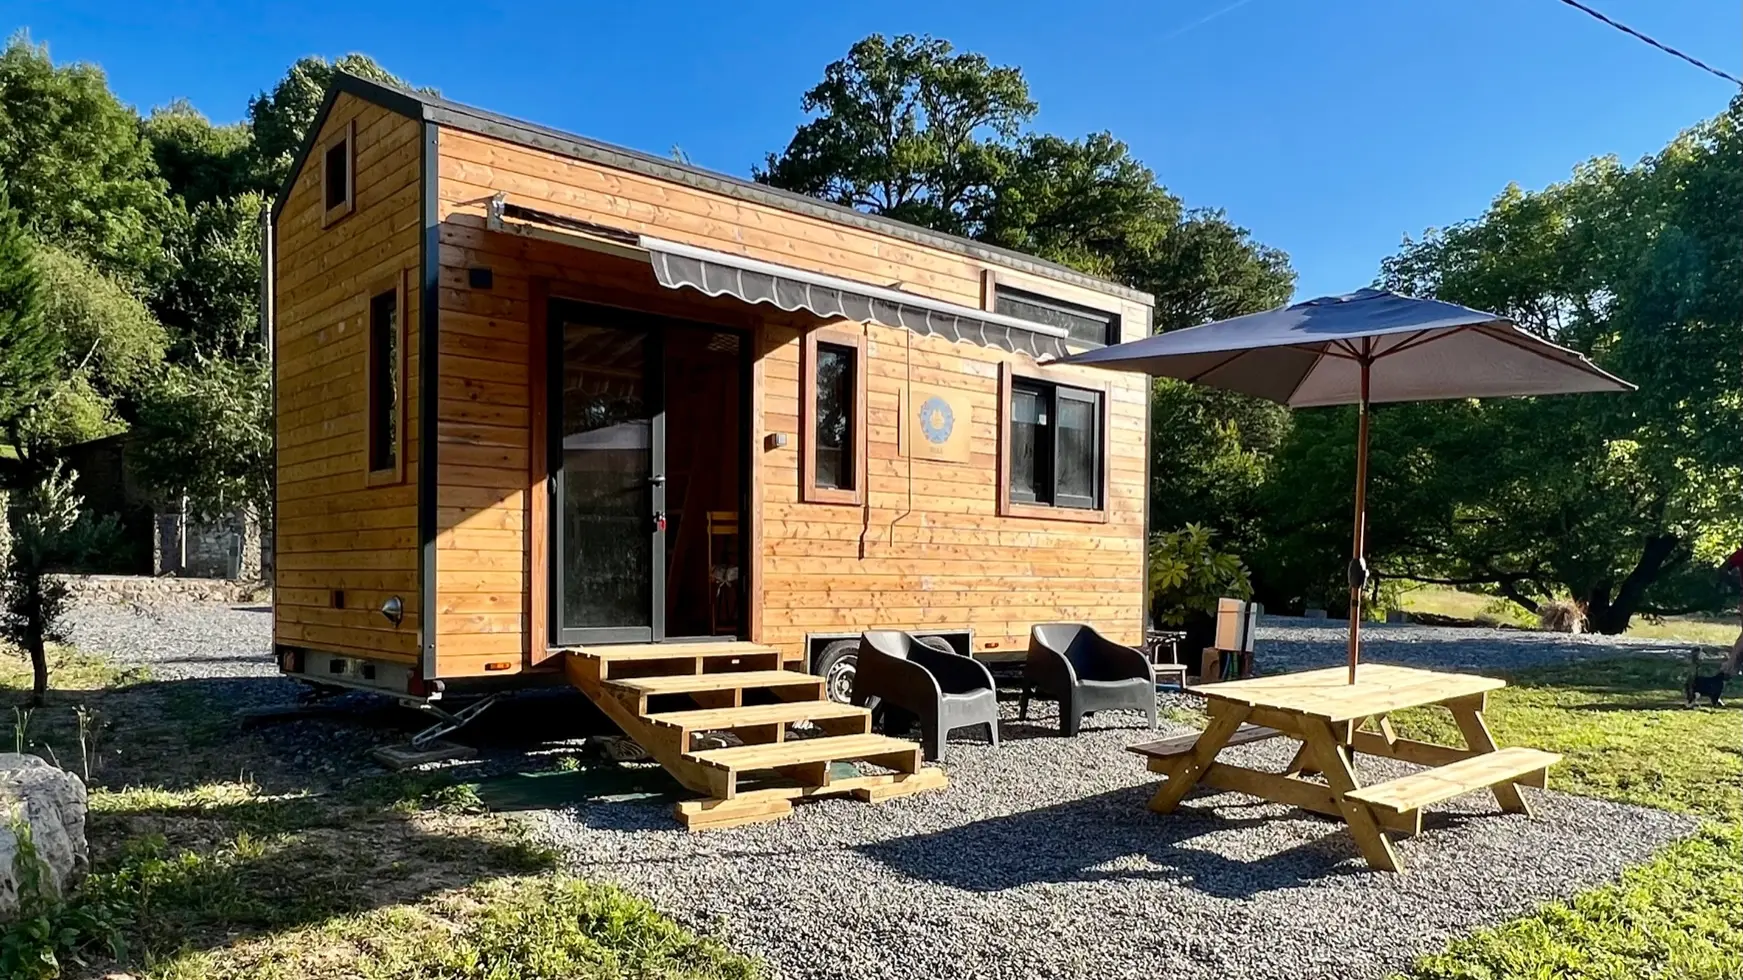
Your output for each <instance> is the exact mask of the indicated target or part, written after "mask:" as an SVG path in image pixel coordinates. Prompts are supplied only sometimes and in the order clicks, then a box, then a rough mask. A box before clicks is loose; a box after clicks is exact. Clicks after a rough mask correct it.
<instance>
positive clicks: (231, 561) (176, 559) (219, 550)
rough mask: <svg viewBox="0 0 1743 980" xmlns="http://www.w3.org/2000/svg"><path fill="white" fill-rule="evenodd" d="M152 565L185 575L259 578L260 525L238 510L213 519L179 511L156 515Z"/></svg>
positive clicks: (162, 572)
mask: <svg viewBox="0 0 1743 980" xmlns="http://www.w3.org/2000/svg"><path fill="white" fill-rule="evenodd" d="M154 545H155V546H154V548H153V551H152V568H153V570H154V571H155V572H156V573H157V574H159V575H176V576H181V577H184V578H223V579H240V580H244V581H254V580H258V579H259V578H260V558H261V555H260V524H259V523H258V522H256V521H253V520H250V519H249V518H248V517H247V516H246V515H244V514H243V513H242V512H241V511H231V512H230V513H228V514H225V515H223V516H222V517H219V518H218V519H216V520H213V521H204V522H203V521H197V520H193V519H191V518H189V517H187V516H186V515H184V514H179V513H173V512H169V513H159V514H158V515H157V540H156V542H155V543H154Z"/></svg>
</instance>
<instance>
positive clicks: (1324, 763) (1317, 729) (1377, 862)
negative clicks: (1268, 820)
mask: <svg viewBox="0 0 1743 980" xmlns="http://www.w3.org/2000/svg"><path fill="white" fill-rule="evenodd" d="M1339 669H1341V668H1339ZM1237 683H1238V682H1237ZM1301 733H1302V735H1303V741H1304V742H1305V744H1306V745H1307V746H1308V749H1309V751H1310V753H1311V755H1310V758H1311V759H1312V764H1313V766H1314V767H1315V768H1317V769H1318V770H1319V771H1320V772H1321V773H1322V774H1324V776H1325V783H1326V787H1327V788H1328V789H1330V791H1331V793H1332V798H1333V799H1334V800H1335V801H1336V802H1337V805H1338V810H1339V811H1341V812H1342V813H1343V817H1344V822H1345V823H1347V824H1349V825H1350V836H1352V837H1354V838H1355V839H1356V846H1357V847H1358V848H1360V849H1361V852H1362V857H1364V858H1365V859H1366V860H1367V862H1368V867H1370V868H1374V869H1376V870H1380V871H1402V870H1404V864H1403V862H1402V861H1401V860H1400V859H1399V857H1398V852H1397V851H1396V850H1394V849H1393V847H1392V842H1391V841H1389V840H1387V839H1386V834H1385V831H1383V830H1381V829H1380V824H1379V821H1378V820H1376V819H1375V817H1374V813H1373V811H1372V810H1370V809H1368V807H1367V805H1366V804H1364V803H1362V802H1360V801H1359V800H1355V799H1352V798H1351V797H1350V794H1351V793H1352V792H1353V791H1354V790H1355V789H1356V788H1357V787H1358V786H1359V785H1361V784H1360V783H1358V782H1357V781H1356V774H1355V771H1354V770H1352V769H1351V768H1350V760H1349V759H1348V758H1347V757H1346V756H1345V755H1344V753H1343V747H1342V745H1340V744H1339V742H1338V740H1337V738H1336V736H1335V735H1333V733H1332V728H1331V726H1330V725H1329V724H1327V723H1326V722H1324V721H1322V720H1320V719H1318V718H1311V717H1304V718H1302V720H1301Z"/></svg>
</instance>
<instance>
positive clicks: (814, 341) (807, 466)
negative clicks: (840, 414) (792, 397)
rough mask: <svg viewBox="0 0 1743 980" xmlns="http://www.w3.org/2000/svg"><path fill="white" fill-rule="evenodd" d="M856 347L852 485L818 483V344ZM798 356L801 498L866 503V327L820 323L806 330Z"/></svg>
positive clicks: (854, 356)
mask: <svg viewBox="0 0 1743 980" xmlns="http://www.w3.org/2000/svg"><path fill="white" fill-rule="evenodd" d="M818 344H827V345H829V346H831V347H845V348H847V349H849V350H851V351H853V420H852V421H851V422H850V423H849V430H850V431H851V432H852V433H853V460H852V466H853V489H852V490H839V489H836V488H835V487H820V486H818V485H817V345H818ZM803 345H804V346H803V350H802V353H801V356H800V358H799V392H800V394H799V446H800V450H799V455H800V464H799V499H800V500H801V501H803V502H804V503H807V504H850V505H853V506H856V507H857V506H861V505H863V504H864V503H865V499H866V497H865V482H866V441H867V436H868V434H869V433H868V432H867V430H866V391H865V384H866V342H865V333H864V331H863V330H853V329H847V328H843V327H818V328H816V329H814V330H810V331H807V332H806V333H805V335H804V338H803Z"/></svg>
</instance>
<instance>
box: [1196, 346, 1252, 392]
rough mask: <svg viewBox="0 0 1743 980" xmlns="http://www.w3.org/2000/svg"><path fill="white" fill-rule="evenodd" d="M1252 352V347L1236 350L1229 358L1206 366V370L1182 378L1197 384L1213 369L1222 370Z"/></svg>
mask: <svg viewBox="0 0 1743 980" xmlns="http://www.w3.org/2000/svg"><path fill="white" fill-rule="evenodd" d="M1250 353H1252V350H1251V349H1248V350H1238V351H1235V352H1234V353H1233V354H1231V355H1230V356H1229V358H1228V359H1227V360H1224V361H1218V362H1217V363H1215V364H1212V365H1211V366H1210V367H1207V368H1205V369H1204V370H1202V371H1200V372H1198V373H1197V374H1195V375H1193V376H1192V377H1190V378H1182V379H1181V380H1182V381H1185V382H1187V383H1188V384H1197V383H1198V379H1200V378H1202V377H1204V376H1205V375H1207V374H1209V373H1211V372H1212V371H1221V370H1222V369H1223V368H1226V367H1228V366H1229V365H1230V364H1233V363H1235V362H1236V361H1238V360H1240V359H1241V358H1242V357H1245V356H1246V355H1248V354H1250Z"/></svg>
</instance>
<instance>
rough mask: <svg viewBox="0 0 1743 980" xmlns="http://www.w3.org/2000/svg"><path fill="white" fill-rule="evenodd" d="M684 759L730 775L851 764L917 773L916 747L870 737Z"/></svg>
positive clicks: (815, 740)
mask: <svg viewBox="0 0 1743 980" xmlns="http://www.w3.org/2000/svg"><path fill="white" fill-rule="evenodd" d="M685 758H687V759H691V760H693V761H695V762H699V763H701V764H703V765H705V766H711V767H713V768H716V769H724V770H728V771H731V772H754V771H757V770H762V769H783V768H786V767H789V766H803V765H815V764H817V763H826V762H850V761H865V762H871V763H872V764H874V765H881V766H884V767H885V768H888V769H897V770H900V771H902V772H918V771H919V770H920V746H919V744H918V743H915V742H910V741H908V740H907V739H904V738H891V737H890V736H888V735H870V734H866V735H834V736H830V737H828V738H805V739H798V740H796V741H792V742H777V743H774V744H771V745H735V746H733V747H731V748H726V749H708V750H706V751H702V752H691V753H689V754H687V755H686V756H685Z"/></svg>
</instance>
